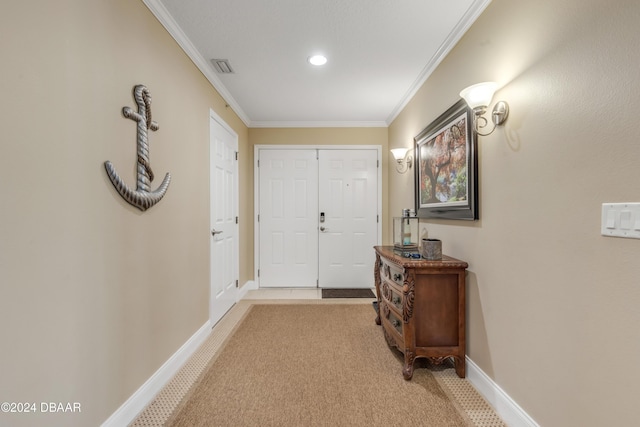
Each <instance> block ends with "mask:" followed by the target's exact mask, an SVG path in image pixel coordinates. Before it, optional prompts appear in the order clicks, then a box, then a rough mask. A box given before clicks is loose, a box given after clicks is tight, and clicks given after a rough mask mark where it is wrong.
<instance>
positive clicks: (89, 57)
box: [0, 0, 253, 426]
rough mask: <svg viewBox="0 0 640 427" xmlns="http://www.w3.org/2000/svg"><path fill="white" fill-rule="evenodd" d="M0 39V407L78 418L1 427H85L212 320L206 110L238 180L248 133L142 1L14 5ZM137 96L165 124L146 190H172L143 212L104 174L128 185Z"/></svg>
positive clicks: (3, 418)
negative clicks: (25, 406)
mask: <svg viewBox="0 0 640 427" xmlns="http://www.w3.org/2000/svg"><path fill="white" fill-rule="evenodd" d="M0 28H2V31H3V34H4V36H3V37H0V52H1V53H2V58H3V61H2V79H0V141H1V142H0V189H1V190H0V196H1V197H0V200H1V202H0V203H1V208H0V210H1V212H2V214H1V215H0V218H1V219H2V220H1V221H0V289H1V297H0V324H2V325H3V327H2V330H1V331H0V343H1V346H2V349H1V351H0V378H1V379H0V383H1V384H2V385H1V386H0V401H1V402H5V401H8V402H41V401H45V402H79V403H81V405H82V407H81V409H82V412H81V413H79V414H68V415H61V414H58V415H40V414H30V415H28V416H27V415H20V414H19V415H11V414H0V424H2V425H14V426H18V425H35V424H39V425H45V424H46V425H50V426H54V425H65V426H90V425H94V426H95V425H99V424H100V423H101V422H103V421H104V420H106V419H107V418H108V417H109V416H110V415H111V414H112V413H113V412H114V411H115V410H116V409H117V408H118V407H119V406H120V405H121V404H122V403H123V402H124V401H125V400H126V399H127V398H129V397H130V396H131V395H132V393H133V392H134V391H136V390H137V389H138V388H139V387H140V386H141V385H142V384H143V383H144V382H145V381H146V380H147V379H149V378H150V376H151V375H152V374H153V373H154V372H155V371H156V370H157V369H158V368H159V367H160V366H161V365H162V364H163V363H164V362H165V361H167V359H168V358H169V357H170V356H171V355H172V354H173V353H175V352H176V351H177V350H178V348H179V347H180V346H181V345H182V344H184V343H185V342H186V341H187V339H188V338H189V337H191V336H192V335H193V334H194V333H195V332H196V331H197V330H198V328H200V327H201V326H202V325H203V324H204V323H205V322H206V321H207V319H208V308H209V307H208V306H209V304H208V296H209V260H208V254H209V233H208V229H209V160H208V158H209V156H208V152H209V146H208V144H209V109H210V108H213V109H214V110H215V111H216V112H217V114H218V115H220V116H221V117H222V118H223V119H224V120H225V121H226V122H227V123H228V124H229V125H230V126H231V127H233V129H235V131H236V132H237V133H238V135H239V146H240V152H241V159H240V161H241V163H240V169H241V171H244V170H245V169H246V167H247V165H246V164H245V161H246V159H247V157H246V153H247V152H248V150H247V147H248V131H247V128H246V126H244V125H243V123H242V122H241V121H240V120H239V119H238V117H237V116H236V115H235V114H234V113H233V112H232V111H231V110H229V109H226V108H225V106H224V105H225V102H224V100H223V99H221V97H220V96H219V95H218V94H217V93H216V92H215V91H214V90H213V89H212V86H211V85H210V84H209V82H208V81H207V80H206V79H205V78H204V77H203V75H202V74H201V73H200V72H199V71H198V69H197V68H196V67H195V66H194V64H193V63H192V62H191V61H190V60H189V59H188V57H187V56H186V55H185V54H184V53H183V52H182V50H181V49H180V48H179V47H178V46H177V44H176V43H175V42H174V41H173V39H172V38H171V37H170V36H169V35H168V33H167V32H166V31H165V30H164V28H163V27H162V26H161V25H160V24H159V23H158V21H157V20H156V18H155V17H154V16H153V15H152V14H151V12H150V11H149V10H148V9H147V8H146V6H145V5H144V4H143V3H142V2H141V1H130V0H92V1H85V0H63V1H56V2H52V1H44V0H42V1H36V2H11V3H8V4H6V5H4V6H3V8H2V13H1V14H0ZM140 83H142V84H145V85H146V86H147V87H148V88H149V90H150V92H151V95H152V97H153V102H152V105H151V108H152V113H153V119H154V120H156V121H157V122H158V124H159V126H160V129H159V131H157V132H153V133H151V134H150V136H149V141H150V158H151V166H152V168H153V170H154V172H155V174H156V175H157V176H158V178H157V179H156V180H155V181H154V183H152V188H156V187H157V186H158V185H159V182H160V181H161V180H162V177H163V176H164V174H165V173H166V172H170V173H171V175H172V178H173V179H172V182H171V185H170V187H169V189H168V192H167V194H166V196H165V197H164V199H163V200H162V201H161V202H160V203H159V204H158V205H156V206H154V207H153V208H151V209H150V210H148V211H146V212H144V213H142V212H140V211H138V210H137V209H135V208H133V207H131V206H130V205H128V204H127V203H126V202H124V200H123V199H122V198H121V197H120V196H119V195H118V194H117V193H116V192H115V190H114V188H113V186H112V185H111V183H110V181H109V179H108V178H107V175H106V173H105V170H104V166H103V163H104V161H105V160H111V161H112V162H113V164H114V165H115V167H116V170H117V171H118V173H119V174H120V175H121V176H122V177H123V179H124V180H125V181H126V182H127V183H128V184H129V185H130V186H135V149H136V134H135V129H136V127H135V123H134V122H132V121H131V120H129V119H125V118H124V117H123V116H122V113H121V111H122V107H124V106H131V107H134V108H135V107H136V106H135V103H134V100H133V98H132V88H133V86H134V85H136V84H140ZM240 185H241V188H242V191H243V192H246V191H249V190H248V188H247V182H246V181H244V178H241V182H240ZM241 207H242V205H241ZM247 237H248V238H249V239H252V238H253V236H252V235H247V234H246V233H244V232H243V231H241V238H242V243H241V250H243V251H244V250H246V247H247V243H246V239H247ZM244 279H245V280H247V279H248V278H247V277H245V278H244Z"/></svg>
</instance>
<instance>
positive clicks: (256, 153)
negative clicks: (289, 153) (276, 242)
mask: <svg viewBox="0 0 640 427" xmlns="http://www.w3.org/2000/svg"><path fill="white" fill-rule="evenodd" d="M260 150H376V152H377V154H378V167H377V172H378V174H377V181H378V188H377V198H378V205H377V207H376V209H377V211H378V212H377V215H378V222H377V224H378V227H377V239H376V241H377V243H376V244H377V245H380V244H382V146H381V145H287V144H282V145H279V144H264V145H254V147H253V159H254V162H253V221H254V223H253V242H254V243H253V248H254V260H253V265H254V271H253V277H254V281H255V282H256V283H258V288H259V287H260V286H259V283H260V280H259V276H258V270H259V267H260V222H259V221H258V214H259V212H260V170H259V169H258V160H259V159H260ZM371 250H373V248H371Z"/></svg>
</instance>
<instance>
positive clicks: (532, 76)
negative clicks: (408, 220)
mask: <svg viewBox="0 0 640 427" xmlns="http://www.w3.org/2000/svg"><path fill="white" fill-rule="evenodd" d="M638 22H640V3H638V2H637V1H635V0H626V1H616V2H603V1H600V0H588V1H585V0H567V1H563V2H557V1H553V0H542V1H541V0H535V1H533V0H531V1H508V0H494V1H493V2H492V3H491V5H490V6H489V7H488V8H487V9H486V11H485V12H484V13H483V15H482V16H481V17H480V18H479V19H478V20H477V21H476V23H475V24H474V25H473V26H472V28H471V29H470V30H469V32H468V33H467V34H466V35H465V36H464V38H463V39H462V40H461V41H460V42H459V43H458V45H457V46H456V47H455V49H454V50H453V51H452V52H451V53H450V54H449V55H448V57H447V58H446V59H445V60H444V61H443V62H442V63H441V65H440V66H439V67H438V68H437V70H436V71H435V72H434V73H433V74H432V76H431V77H430V78H429V79H428V81H427V82H426V83H425V84H424V86H423V87H422V88H421V90H420V91H419V93H417V95H416V96H415V97H414V99H413V100H412V101H411V103H410V104H409V105H408V106H407V107H406V108H405V110H404V111H403V112H402V113H401V115H400V116H399V117H398V118H397V119H396V120H395V121H394V122H393V123H392V125H391V126H390V128H389V144H390V146H391V147H397V146H409V145H410V144H411V142H412V139H413V137H414V136H415V135H417V134H418V133H419V132H420V130H421V129H422V128H424V127H425V126H426V125H427V124H429V123H430V122H431V121H432V120H433V119H435V118H436V117H437V116H438V115H439V114H440V113H441V112H443V111H444V110H445V109H446V108H447V107H449V106H450V105H452V104H454V103H455V102H456V101H457V100H458V99H459V98H458V92H459V91H460V90H461V89H462V88H464V87H466V86H468V85H469V84H472V83H477V82H480V81H485V80H496V81H498V82H499V83H500V84H501V85H504V87H503V89H502V90H500V91H499V92H498V93H497V96H496V98H495V99H494V101H495V100H500V99H504V100H506V101H508V102H509V104H510V106H511V114H510V117H509V119H508V121H507V123H506V126H505V127H504V128H501V129H498V130H497V131H496V132H495V133H493V134H492V135H491V136H488V137H480V139H479V185H480V220H479V221H477V222H462V221H443V220H438V221H436V220H430V221H428V222H426V226H427V228H428V231H429V235H430V236H431V237H435V238H440V239H442V240H443V251H444V252H445V253H447V254H450V255H452V256H455V257H459V258H461V259H464V260H466V261H468V262H469V275H468V285H467V287H468V321H467V327H468V329H467V330H468V351H469V355H470V357H471V359H472V360H473V361H474V362H475V363H477V364H478V365H479V366H480V368H481V369H482V370H484V372H486V373H487V374H488V375H489V376H491V378H492V379H493V380H494V381H495V382H496V383H497V384H498V385H499V386H500V387H502V388H503V389H504V391H505V392H506V393H508V394H509V395H510V396H511V397H512V398H513V399H514V400H515V401H516V402H517V403H518V404H520V405H521V406H522V408H523V409H524V410H525V411H526V412H527V413H528V414H529V415H531V416H532V417H533V418H534V419H535V420H536V421H537V422H538V423H539V424H540V425H541V426H545V427H551V426H558V427H564V426H603V425H635V424H637V422H638V420H637V400H638V396H639V395H640V367H639V366H638V364H637V363H636V361H638V360H640V339H638V337H639V334H638V325H640V310H639V309H638V305H639V304H640V287H639V285H640V262H638V256H639V254H640V246H639V245H640V241H638V240H628V239H619V238H607V237H603V236H601V235H600V209H601V204H602V203H603V202H639V201H640V190H639V187H638V183H640V167H638V159H640V144H639V143H638V138H637V136H636V131H635V128H636V123H637V112H638V111H639V110H640V99H639V98H638V94H639V93H640V79H639V78H638V66H639V64H640V50H639V49H638V46H639V45H640V32H639V31H638ZM407 187H410V189H409V190H407V191H404V192H402V191H395V190H396V189H398V188H407ZM389 188H390V191H389V194H390V196H389V204H390V206H395V205H407V204H409V203H411V201H412V200H413V182H412V177H408V176H398V174H396V173H391V174H390V177H389Z"/></svg>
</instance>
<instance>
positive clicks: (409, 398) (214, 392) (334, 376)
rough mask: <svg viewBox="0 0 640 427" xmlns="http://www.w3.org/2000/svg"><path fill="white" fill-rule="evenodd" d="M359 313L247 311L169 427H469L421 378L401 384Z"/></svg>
mask: <svg viewBox="0 0 640 427" xmlns="http://www.w3.org/2000/svg"><path fill="white" fill-rule="evenodd" d="M374 317H375V314H374V311H373V309H372V308H371V306H370V305H365V304H353V305H351V304H349V305H348V304H337V305H333V304H310V305H274V304H271V305H254V306H252V308H251V309H250V310H249V312H248V314H247V315H246V317H245V318H244V320H243V321H242V322H241V323H240V325H239V326H238V327H237V329H236V330H235V332H234V333H233V335H232V336H231V337H230V338H229V339H228V340H227V342H226V343H225V345H224V348H223V349H222V350H221V351H219V352H218V353H217V355H216V357H215V358H214V359H213V360H212V362H211V364H210V365H209V367H208V368H207V369H206V370H205V371H204V372H203V373H202V375H201V376H200V378H199V379H198V381H196V383H195V384H194V386H193V387H192V388H191V390H190V391H189V392H188V393H187V395H186V396H185V398H184V399H183V401H182V402H181V404H180V405H178V407H177V408H176V410H175V411H174V412H173V414H172V416H171V417H170V419H169V420H168V422H167V425H172V426H227V425H228V426H231V425H233V426H281V425H295V426H314V425H317V426H320V425H331V426H378V425H412V426H443V427H444V426H468V425H470V423H469V421H468V419H467V418H466V417H465V416H464V415H462V414H461V412H459V411H458V409H457V407H456V405H455V403H454V402H453V401H452V400H451V399H450V398H449V396H448V395H447V393H445V392H444V391H443V389H442V388H441V387H440V386H439V385H438V383H437V382H436V380H435V379H434V377H433V375H432V374H431V373H430V371H429V370H428V369H423V368H422V369H416V370H415V373H414V376H413V379H412V381H405V380H404V379H403V377H402V356H401V355H400V353H398V352H394V351H391V350H390V349H389V347H388V346H387V344H386V342H385V340H384V338H383V335H382V332H381V330H380V327H379V326H377V325H375V323H374V321H373V319H374Z"/></svg>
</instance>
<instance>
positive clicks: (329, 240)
mask: <svg viewBox="0 0 640 427" xmlns="http://www.w3.org/2000/svg"><path fill="white" fill-rule="evenodd" d="M319 160H320V167H319V188H320V190H319V193H320V194H319V195H320V202H319V210H320V212H321V213H324V217H325V222H324V223H322V224H321V228H320V235H319V247H320V248H319V284H320V287H323V288H368V287H372V286H373V281H372V280H373V279H372V277H373V275H372V273H371V272H372V271H373V264H374V261H375V255H374V253H373V246H375V245H376V244H377V242H378V235H377V230H378V227H377V220H378V196H377V194H378V182H377V177H378V171H377V167H378V166H377V163H378V155H377V151H376V150H319Z"/></svg>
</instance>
